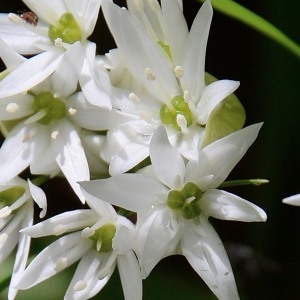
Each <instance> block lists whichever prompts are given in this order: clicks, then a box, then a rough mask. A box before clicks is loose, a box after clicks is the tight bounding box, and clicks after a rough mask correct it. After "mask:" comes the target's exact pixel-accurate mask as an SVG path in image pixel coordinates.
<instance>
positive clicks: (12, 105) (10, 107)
mask: <svg viewBox="0 0 300 300" xmlns="http://www.w3.org/2000/svg"><path fill="white" fill-rule="evenodd" d="M18 109H19V105H18V104H17V103H14V102H11V103H9V104H7V106H6V109H5V110H6V111H7V112H8V113H15V112H16V111H17V110H18Z"/></svg>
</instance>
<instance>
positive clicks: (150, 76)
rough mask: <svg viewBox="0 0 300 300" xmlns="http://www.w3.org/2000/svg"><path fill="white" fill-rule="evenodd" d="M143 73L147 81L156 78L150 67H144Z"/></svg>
mask: <svg viewBox="0 0 300 300" xmlns="http://www.w3.org/2000/svg"><path fill="white" fill-rule="evenodd" d="M145 74H146V77H147V79H148V80H149V81H153V80H155V78H156V77H155V74H154V72H153V70H152V69H151V68H146V69H145Z"/></svg>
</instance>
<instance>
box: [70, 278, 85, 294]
mask: <svg viewBox="0 0 300 300" xmlns="http://www.w3.org/2000/svg"><path fill="white" fill-rule="evenodd" d="M86 287H87V282H86V281H83V280H79V281H77V282H76V283H75V285H74V287H73V291H74V292H79V291H82V290H84V289H85V288H86Z"/></svg>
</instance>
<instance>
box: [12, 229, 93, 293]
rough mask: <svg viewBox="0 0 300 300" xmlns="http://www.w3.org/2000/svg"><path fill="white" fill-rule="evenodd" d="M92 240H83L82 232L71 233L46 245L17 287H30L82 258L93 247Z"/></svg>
mask: <svg viewBox="0 0 300 300" xmlns="http://www.w3.org/2000/svg"><path fill="white" fill-rule="evenodd" d="M91 243H92V242H91V241H88V240H86V241H82V238H81V232H75V233H71V234H69V235H66V236H64V237H62V238H60V239H59V240H57V241H55V242H54V243H52V244H51V245H50V246H48V247H46V248H45V249H44V250H43V251H42V252H40V253H39V254H38V256H36V257H35V259H34V260H33V261H32V262H31V263H30V265H29V266H28V267H27V269H26V270H25V271H24V273H23V275H22V278H21V279H20V282H18V284H17V286H16V288H18V289H28V288H30V287H32V286H34V285H36V284H38V283H40V282H42V281H44V280H46V279H48V278H49V277H51V276H53V275H55V274H57V273H58V272H60V271H61V270H63V269H65V268H67V267H69V266H70V265H71V264H73V263H74V262H75V261H77V260H78V259H80V258H81V257H82V256H83V255H84V254H85V253H86V252H87V251H88V249H90V247H91Z"/></svg>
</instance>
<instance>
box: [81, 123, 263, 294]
mask: <svg viewBox="0 0 300 300" xmlns="http://www.w3.org/2000/svg"><path fill="white" fill-rule="evenodd" d="M260 127H261V124H256V125H252V126H249V127H246V128H244V129H242V130H239V131H237V132H235V133H232V134H230V135H228V136H226V137H224V138H222V139H219V140H217V141H215V142H213V143H211V144H210V145H208V146H207V147H205V148H203V149H202V150H201V151H199V153H198V158H197V160H190V161H188V162H187V163H186V162H185V160H184V159H183V157H182V156H181V154H180V153H179V152H178V150H177V149H175V148H173V147H172V146H171V145H170V142H169V140H168V137H167V133H166V131H165V129H164V128H163V127H159V128H158V129H157V130H156V132H155V133H154V135H153V138H152V140H151V143H150V158H151V162H152V165H151V166H150V167H146V169H145V170H144V171H143V172H140V173H135V174H120V175H116V176H113V177H111V178H108V179H103V180H95V181H90V182H83V183H81V186H82V187H83V189H84V190H85V191H86V192H87V193H89V194H91V195H93V196H94V197H98V198H99V199H102V200H104V201H107V202H110V203H112V204H114V205H117V206H120V207H124V208H126V209H129V210H131V211H135V212H137V229H138V235H137V241H136V251H137V255H138V258H139V262H140V265H141V268H142V274H143V277H146V276H148V274H149V273H150V271H151V270H152V269H153V267H154V266H155V265H156V264H157V263H158V262H159V261H160V260H161V259H162V258H164V257H165V256H167V255H171V254H175V253H180V254H183V255H184V256H185V257H186V258H187V260H188V261H189V263H190V264H191V266H192V267H193V268H194V269H195V271H196V272H197V273H198V274H199V275H200V276H201V277H202V278H203V280H204V281H205V282H206V283H207V285H208V286H209V287H210V288H211V290H212V291H213V292H214V293H215V294H216V296H217V297H218V298H219V299H228V300H229V299H230V300H232V299H238V293H237V290H236V286H235V280H234V277H233V273H232V270H231V266H230V262H229V260H228V258H227V254H226V252H225V249H224V247H223V245H222V242H221V240H220V238H219V237H218V235H217V233H216V232H215V231H214V229H213V227H212V226H211V225H210V223H209V222H208V217H210V216H212V217H215V218H218V219H223V220H235V221H244V222H254V221H265V220H266V214H265V212H264V211H263V210H262V209H260V208H259V207H257V206H256V205H254V204H252V203H250V202H248V201H246V200H244V199H242V198H240V197H238V196H236V195H233V194H231V193H229V192H226V191H222V190H218V189H216V188H217V187H218V186H219V185H220V184H221V183H222V182H223V181H224V180H225V179H226V177H227V176H228V174H229V173H230V171H231V170H232V169H233V167H234V166H235V165H236V163H237V162H238V161H239V160H240V159H241V158H242V157H243V155H244V154H245V152H246V151H247V149H248V148H249V147H250V145H251V144H252V143H253V142H254V140H255V139H256V137H257V134H258V131H259V129H260Z"/></svg>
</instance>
